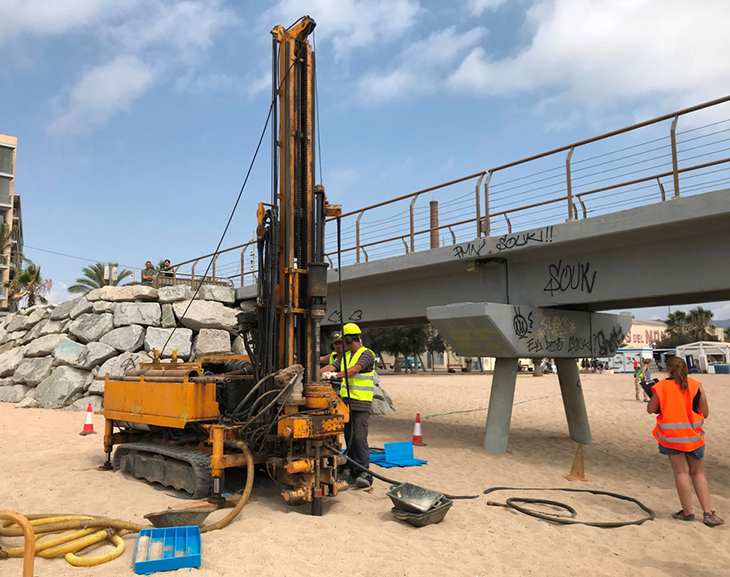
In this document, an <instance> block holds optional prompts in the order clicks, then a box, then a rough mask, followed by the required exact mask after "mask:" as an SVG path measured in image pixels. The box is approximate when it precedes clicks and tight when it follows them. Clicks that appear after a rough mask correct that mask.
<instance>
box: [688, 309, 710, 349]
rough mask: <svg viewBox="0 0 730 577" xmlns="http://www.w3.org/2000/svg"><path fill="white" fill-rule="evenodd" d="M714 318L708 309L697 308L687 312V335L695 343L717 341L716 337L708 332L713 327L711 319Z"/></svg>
mask: <svg viewBox="0 0 730 577" xmlns="http://www.w3.org/2000/svg"><path fill="white" fill-rule="evenodd" d="M713 316H715V313H713V312H712V311H711V310H709V309H705V308H702V307H697V308H694V309H692V310H691V311H689V314H688V315H687V322H688V324H689V333H690V335H691V336H692V339H693V340H695V341H712V340H717V336H716V335H715V334H714V333H713V332H710V331H711V330H712V329H714V328H715V327H713V326H712V317H713Z"/></svg>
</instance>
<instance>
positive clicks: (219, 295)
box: [198, 285, 236, 305]
mask: <svg viewBox="0 0 730 577" xmlns="http://www.w3.org/2000/svg"><path fill="white" fill-rule="evenodd" d="M198 298H199V299H202V300H206V301H218V302H220V303H224V304H228V305H232V304H233V303H235V302H236V291H235V290H234V288H233V287H230V286H213V285H203V286H201V287H200V290H199V291H198Z"/></svg>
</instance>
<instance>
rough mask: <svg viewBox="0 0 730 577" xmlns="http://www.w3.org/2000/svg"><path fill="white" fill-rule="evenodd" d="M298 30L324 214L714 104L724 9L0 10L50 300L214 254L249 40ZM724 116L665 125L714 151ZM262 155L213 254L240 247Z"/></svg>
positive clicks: (251, 84)
mask: <svg viewBox="0 0 730 577" xmlns="http://www.w3.org/2000/svg"><path fill="white" fill-rule="evenodd" d="M303 14H308V15H310V16H311V17H312V18H314V19H315V20H316V21H317V24H318V25H317V28H316V31H315V35H314V37H313V38H312V42H313V44H314V46H315V49H316V55H317V94H318V110H319V130H318V132H319V147H320V150H319V151H318V156H319V157H321V163H320V162H319V157H318V159H317V162H318V179H321V181H322V183H323V184H324V186H325V189H326V190H327V196H328V199H329V200H330V201H331V202H334V203H341V204H342V205H343V210H344V211H345V212H347V211H351V210H354V209H357V208H361V207H363V206H366V205H370V204H374V203H376V202H380V201H382V200H386V199H389V198H393V197H396V196H400V195H403V194H406V193H409V192H413V191H416V190H419V189H421V188H425V187H429V186H432V185H435V184H438V183H441V182H445V181H449V180H452V179H457V178H460V177H462V176H465V175H469V174H473V173H476V172H480V171H482V170H486V169H488V168H490V167H495V166H499V165H501V164H504V163H507V162H510V161H514V160H518V159H521V158H525V157H527V156H530V155H532V154H536V153H539V152H542V151H547V150H550V149H553V148H556V147H559V146H563V145H566V144H568V143H571V142H576V141H579V140H581V139H584V138H588V137H591V136H594V135H597V134H601V133H603V132H607V131H610V130H613V129H616V128H619V127H622V126H626V125H629V124H633V123H635V122H639V121H641V120H644V119H647V118H652V117H655V116H659V115H662V114H665V113H667V112H670V111H673V110H678V109H680V108H683V107H687V106H691V105H694V104H698V103H701V102H705V101H709V100H712V99H715V98H719V97H722V96H725V95H728V94H730V75H728V74H727V59H726V57H727V54H730V35H728V34H727V30H726V28H727V23H728V22H730V3H729V2H727V1H726V0H694V1H692V2H688V1H686V0H590V1H587V0H509V1H507V0H461V1H458V0H452V1H449V2H442V1H438V0H435V1H430V0H311V1H309V0H278V1H271V2H265V3H264V2H256V1H253V0H250V1H247V0H240V1H236V2H233V1H229V2H226V1H223V0H187V1H172V0H117V1H116V2H113V3H109V2H106V1H104V0H44V2H43V3H40V4H39V3H36V2H31V1H28V0H0V51H2V54H3V57H2V58H0V63H1V64H0V102H2V106H0V133H5V134H11V135H14V136H17V137H18V149H17V164H16V192H17V193H19V194H20V195H21V197H22V203H23V226H24V238H25V244H26V250H25V252H26V255H27V256H28V257H29V258H30V259H32V260H33V261H34V262H36V263H37V264H39V265H40V266H41V267H42V272H43V275H44V277H45V278H51V279H53V292H52V294H51V295H50V298H51V301H52V302H60V301H63V300H66V299H67V298H69V295H68V293H67V292H66V290H65V289H66V287H68V286H69V285H71V284H73V282H74V280H75V278H76V277H78V276H80V275H81V267H83V266H86V265H89V264H93V263H95V262H98V261H102V262H118V263H120V265H121V266H122V267H124V268H127V269H130V270H134V271H135V274H136V276H137V278H139V270H140V269H141V268H143V267H144V262H145V261H146V260H148V259H149V260H152V261H153V262H154V263H157V262H158V261H159V260H161V259H164V258H169V259H171V260H172V261H173V263H179V262H183V261H186V260H188V259H191V258H194V257H196V256H200V255H203V254H207V253H210V252H212V251H213V250H214V249H215V247H216V245H217V243H218V241H219V238H220V235H221V233H222V231H223V228H224V226H225V224H226V221H227V219H228V216H229V214H230V212H231V209H232V207H233V204H234V202H235V200H236V197H237V195H238V193H239V190H240V189H241V185H242V183H243V180H244V177H245V175H246V171H247V170H248V167H249V163H250V162H251V158H252V156H253V155H254V151H255V149H256V145H257V143H258V141H259V137H260V135H261V131H262V129H263V126H264V122H265V120H266V116H267V112H268V109H269V104H270V99H271V78H270V72H271V36H270V33H269V32H270V30H271V29H272V28H273V27H274V26H275V25H277V24H282V25H284V26H288V25H289V24H291V23H293V22H294V21H295V20H296V19H297V18H299V17H300V16H302V15H303ZM728 118H730V108H728V107H725V108H724V109H723V110H721V111H719V112H717V111H714V110H713V111H712V112H710V113H708V114H706V115H705V116H701V115H700V116H698V118H696V119H690V120H687V121H686V122H685V120H684V119H683V122H685V124H684V126H685V128H686V129H687V130H690V129H693V130H699V131H700V132H698V133H697V134H700V135H708V134H710V132H712V135H715V136H713V137H714V138H715V139H716V140H717V141H718V142H721V140H718V139H719V137H718V136H717V134H719V131H714V132H713V131H711V130H710V129H709V128H707V126H709V125H710V124H712V123H714V122H720V121H722V120H727V119H728ZM667 126H668V125H667ZM652 130H653V129H652ZM661 130H664V132H662V133H661V135H664V137H665V138H666V134H665V133H666V130H668V128H666V127H665V128H662V129H661ZM656 134H660V133H659V132H650V133H648V134H647V135H644V136H642V137H641V138H643V139H644V141H647V140H650V139H651V138H653V137H654V136H656ZM631 138H634V137H633V136H632V137H630V138H629V139H628V140H627V141H626V142H625V143H623V144H621V146H624V145H625V146H638V144H637V141H635V140H631ZM636 138H638V137H636ZM269 148H270V144H269V136H268V135H267V136H266V138H265V139H264V145H263V147H262V150H261V152H260V153H259V156H258V158H257V161H256V163H255V165H254V168H253V169H252V172H251V177H250V179H249V181H248V183H247V186H246V188H245V190H244V192H243V195H242V199H241V203H240V205H239V207H238V210H237V212H236V214H235V216H234V218H233V221H232V224H231V227H230V229H229V232H228V234H227V236H226V238H225V239H224V241H223V245H222V246H223V247H231V246H234V245H238V244H242V243H245V242H247V241H249V240H251V238H252V233H253V230H254V226H255V212H256V206H257V203H258V202H261V201H268V199H269V198H270V187H271V184H270V171H271V169H270V150H269ZM599 152H600V150H599ZM687 158H689V157H687ZM564 162H565V161H564V158H563V157H561V158H560V160H559V162H558V165H560V166H562V167H563V168H562V170H564ZM533 172H534V171H533ZM709 186H710V184H708V183H706V187H709ZM716 188H717V187H716ZM706 189H708V190H709V188H706ZM469 190H473V183H472V184H468V185H464V186H463V187H456V188H455V191H454V195H455V196H453V199H456V200H453V202H454V203H455V204H454V207H456V208H454V210H458V199H459V198H462V197H466V196H468V194H469ZM688 190H689V188H688ZM694 190H695V191H696V192H701V191H702V190H703V189H702V188H701V187H695V189H694ZM459 195H460V196H459ZM424 198H425V197H424ZM426 200H428V199H427V198H425V200H424V204H423V206H421V207H420V208H419V209H418V210H421V211H423V210H427V203H426V202H425V201H426ZM656 200H658V199H656V198H655V199H654V200H653V201H656ZM470 202H471V201H470ZM646 202H648V201H646ZM446 205H448V203H446ZM407 208H408V207H407V205H405V206H401V207H400V208H399V209H398V210H401V211H407ZM596 210H597V209H596ZM548 216H550V215H548ZM527 217H529V218H532V217H530V216H529V215H527ZM527 217H526V218H527ZM388 218H390V216H389V217H388ZM525 222H526V221H523V223H522V228H530V227H529V226H526V225H525ZM555 222H560V221H558V220H555ZM347 230H348V231H349V233H348V234H352V230H353V226H350V227H349V228H348V229H347ZM466 234H468V233H466ZM330 238H331V236H330ZM465 240H466V239H465ZM236 258H237V257H236ZM236 258H233V261H231V262H230V263H228V264H225V263H224V261H225V259H224V258H223V257H221V260H220V261H219V264H220V265H221V266H223V268H224V270H225V267H226V266H227V267H229V268H228V270H233V268H235V261H236ZM229 261H230V259H229ZM224 265H225V266H224ZM198 271H199V272H200V269H198ZM708 306H709V307H710V308H712V309H713V310H714V311H715V312H716V318H718V319H724V318H730V303H711V304H709V305H708ZM666 312H667V310H666V308H664V307H662V308H658V309H645V310H637V311H635V314H636V315H637V316H639V317H641V318H658V317H661V318H663V317H665V316H666Z"/></svg>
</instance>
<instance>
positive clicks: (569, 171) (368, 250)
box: [175, 96, 730, 285]
mask: <svg viewBox="0 0 730 577" xmlns="http://www.w3.org/2000/svg"><path fill="white" fill-rule="evenodd" d="M723 105H725V106H723ZM680 121H681V125H682V126H681V127H680ZM680 128H681V129H680ZM725 186H730V96H726V97H724V98H719V99H716V100H712V101H709V102H705V103H703V104H699V105H697V106H692V107H689V108H684V109H682V110H677V111H675V112H671V113H669V114H665V115H662V116H659V117H656V118H653V119H651V120H646V121H643V122H639V123H636V124H633V125H631V126H627V127H624V128H621V129H618V130H613V131H611V132H607V133H604V134H601V135H599V136H595V137H592V138H588V139H585V140H581V141H578V142H574V143H572V144H568V145H565V146H561V147H559V148H555V149H553V150H549V151H547V152H543V153H540V154H535V155H532V156H529V157H527V158H523V159H521V160H517V161H514V162H510V163H506V164H502V165H500V166H496V167H494V168H490V169H487V170H484V171H481V172H476V173H474V174H470V175H468V176H464V177H462V178H458V179H455V180H451V181H449V182H445V183H442V184H439V185H436V186H432V187H429V188H425V189H422V190H418V191H415V192H411V193H408V194H404V195H402V196H398V197H396V198H393V199H390V200H387V201H383V202H379V203H376V204H373V205H371V206H366V207H364V208H359V209H357V210H352V211H348V212H345V213H344V214H343V215H342V216H341V217H340V219H339V226H340V231H339V240H340V248H341V250H340V261H341V264H342V265H343V266H347V265H351V264H357V263H362V262H368V261H373V260H378V259H382V258H387V257H390V256H397V255H402V254H407V253H412V252H418V251H422V250H427V249H429V248H434V247H437V246H446V245H450V244H456V243H459V242H464V241H468V240H473V239H474V238H478V237H484V236H502V235H505V234H510V233H513V232H515V231H519V230H527V229H535V228H539V227H543V226H549V225H551V224H557V223H561V222H565V221H572V220H578V219H581V218H588V217H590V216H596V215H600V214H607V213H610V212H615V211H617V210H624V209H631V208H635V207H637V206H640V205H642V204H644V205H645V204H650V203H654V202H662V201H669V200H671V199H672V198H674V197H678V196H680V195H691V194H698V193H701V192H706V191H710V190H716V189H718V188H723V187H725ZM336 221H337V219H330V221H328V226H327V229H326V237H325V244H326V248H325V251H326V258H327V259H328V261H329V263H330V265H331V266H332V267H336V266H337V264H338V257H337V247H338V231H337V224H338V223H337V222H336ZM255 250H256V246H255V242H253V241H252V242H249V243H245V244H242V245H238V246H235V247H231V248H229V249H225V250H223V251H219V252H218V253H215V254H209V255H205V256H202V257H198V258H196V259H191V260H189V261H185V262H183V263H180V264H178V265H175V270H176V271H183V270H184V269H185V270H186V267H191V269H192V270H191V272H190V274H191V275H192V276H195V274H196V270H197V269H199V268H202V264H201V263H204V262H206V260H205V259H210V258H212V259H213V263H212V266H211V269H212V276H213V277H216V275H219V276H220V277H221V278H225V279H229V280H230V281H231V282H232V283H234V284H238V285H246V284H251V283H253V282H255V280H256V274H257V271H256V257H255ZM222 255H227V256H228V257H229V258H228V259H227V262H226V263H225V264H223V265H221V264H220V263H218V259H219V257H221V256H222ZM198 274H199V273H198Z"/></svg>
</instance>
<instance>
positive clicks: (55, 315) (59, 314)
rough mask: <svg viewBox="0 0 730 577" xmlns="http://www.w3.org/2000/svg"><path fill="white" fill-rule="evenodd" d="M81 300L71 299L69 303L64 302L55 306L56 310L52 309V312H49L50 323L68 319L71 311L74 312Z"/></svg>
mask: <svg viewBox="0 0 730 577" xmlns="http://www.w3.org/2000/svg"><path fill="white" fill-rule="evenodd" d="M82 298H83V297H79V298H77V299H72V300H70V301H66V302H63V303H61V304H59V305H56V308H55V309H53V311H52V312H51V316H50V319H51V320H52V321H62V320H64V319H67V318H69V315H70V314H71V311H72V310H74V307H75V306H76V305H77V304H78V302H79V301H80V300H81V299H82Z"/></svg>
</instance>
